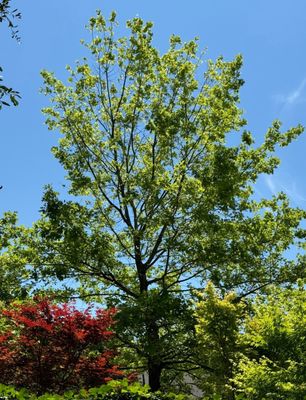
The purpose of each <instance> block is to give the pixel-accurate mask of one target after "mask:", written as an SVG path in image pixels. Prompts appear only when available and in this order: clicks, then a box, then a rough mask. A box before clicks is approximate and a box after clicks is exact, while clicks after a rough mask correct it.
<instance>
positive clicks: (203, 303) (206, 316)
mask: <svg viewBox="0 0 306 400" xmlns="http://www.w3.org/2000/svg"><path fill="white" fill-rule="evenodd" d="M198 296H199V301H198V302H197V304H196V310H195V317H196V320H197V323H196V338H197V352H196V356H197V357H198V359H199V361H198V364H199V365H200V364H201V362H202V363H203V362H204V363H205V364H206V365H207V367H208V368H207V369H206V371H202V372H200V375H199V376H197V375H195V376H194V379H195V383H196V384H197V385H198V387H199V388H201V389H202V390H203V391H204V393H206V394H211V393H215V394H218V395H220V396H221V398H222V399H233V398H234V393H233V390H232V378H233V377H234V371H235V364H236V363H237V362H238V361H239V359H240V358H241V329H242V326H243V323H244V318H245V317H246V304H244V303H243V302H240V301H239V299H238V297H237V295H235V294H234V293H230V294H227V295H226V296H223V297H222V296H220V293H217V291H216V289H215V288H214V286H213V285H212V283H211V282H210V283H209V284H208V285H207V287H206V289H205V291H204V292H203V293H199V294H198Z"/></svg>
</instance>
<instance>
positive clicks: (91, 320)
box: [0, 299, 122, 394]
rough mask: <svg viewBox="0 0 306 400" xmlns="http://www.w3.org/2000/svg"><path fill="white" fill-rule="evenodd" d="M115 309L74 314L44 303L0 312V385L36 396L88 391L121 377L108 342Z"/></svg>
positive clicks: (70, 307) (67, 308)
mask: <svg viewBox="0 0 306 400" xmlns="http://www.w3.org/2000/svg"><path fill="white" fill-rule="evenodd" d="M115 312H116V311H115V309H110V310H101V309H99V310H97V311H96V313H95V315H93V314H92V312H91V309H90V308H88V309H86V310H85V311H79V310H77V309H76V308H75V306H73V305H71V304H63V305H57V304H53V303H52V302H50V301H49V300H47V299H37V300H34V301H32V302H26V303H22V304H14V305H13V306H12V307H11V308H10V309H5V310H2V311H1V314H2V317H3V318H4V319H5V326H6V327H5V328H4V329H3V331H2V332H1V334H0V382H1V383H4V384H7V385H14V386H15V387H25V388H27V389H29V390H31V391H33V392H36V393H38V394H41V393H44V392H47V391H49V392H50V391H51V392H54V393H62V392H64V391H65V390H70V389H79V388H81V387H85V388H87V387H92V386H98V385H101V384H103V383H104V382H106V381H108V380H110V379H112V378H118V377H120V376H122V373H121V372H120V371H119V369H118V367H117V366H115V365H113V364H112V358H113V356H114V354H113V352H112V351H111V350H110V349H109V346H108V344H109V339H110V338H112V337H113V335H114V334H113V332H112V330H111V327H112V325H113V324H114V320H113V316H114V314H115Z"/></svg>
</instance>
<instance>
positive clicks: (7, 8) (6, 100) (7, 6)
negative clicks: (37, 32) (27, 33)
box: [0, 0, 21, 110]
mask: <svg viewBox="0 0 306 400" xmlns="http://www.w3.org/2000/svg"><path fill="white" fill-rule="evenodd" d="M20 18H21V13H20V12H19V11H18V10H17V9H13V10H12V9H11V0H2V1H1V2H0V23H2V22H6V23H7V25H8V27H9V29H10V31H11V35H12V38H13V39H16V40H17V41H20V37H19V32H18V28H17V25H16V24H15V20H16V19H20ZM2 71H3V69H2V67H1V66H0V73H2ZM19 98H20V95H19V92H17V91H16V90H13V89H12V88H11V87H8V86H6V85H4V84H3V78H2V76H0V110H1V108H2V106H3V105H6V106H9V105H10V103H12V104H13V105H14V106H16V105H18V99H19Z"/></svg>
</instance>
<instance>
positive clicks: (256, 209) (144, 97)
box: [31, 12, 305, 390]
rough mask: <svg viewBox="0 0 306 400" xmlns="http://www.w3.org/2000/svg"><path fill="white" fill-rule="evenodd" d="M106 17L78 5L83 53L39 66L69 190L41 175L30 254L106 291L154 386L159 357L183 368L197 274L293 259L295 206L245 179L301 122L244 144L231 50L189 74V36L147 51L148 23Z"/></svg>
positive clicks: (238, 284)
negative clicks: (62, 72)
mask: <svg viewBox="0 0 306 400" xmlns="http://www.w3.org/2000/svg"><path fill="white" fill-rule="evenodd" d="M115 26H116V16H115V13H112V15H111V17H110V19H109V21H108V22H107V21H106V20H105V19H104V17H103V16H102V15H101V13H100V12H98V14H97V15H96V16H95V17H93V18H91V20H90V23H89V30H90V32H91V35H92V40H91V42H89V43H88V44H86V47H87V48H88V50H89V51H90V53H91V59H90V61H87V60H86V59H85V60H84V61H82V62H79V63H78V64H77V66H76V68H75V69H72V68H68V71H69V72H70V78H69V82H68V84H67V85H65V84H64V83H63V82H61V81H60V80H58V79H57V78H55V77H54V75H53V74H52V73H49V72H47V71H44V72H43V73H42V76H43V78H44V82H45V90H44V91H45V94H46V95H48V96H50V98H51V101H52V106H51V107H49V108H46V109H45V110H44V112H45V114H46V115H47V125H48V126H49V128H50V129H52V130H58V131H59V132H60V133H61V135H62V136H61V138H60V139H59V144H58V146H57V147H55V148H53V152H54V154H55V156H56V157H57V158H58V160H59V161H60V162H61V164H62V165H63V167H64V168H65V170H66V171H67V179H68V181H69V182H70V185H69V193H70V195H71V196H75V197H74V198H73V199H70V200H61V199H60V198H59V196H58V194H57V193H55V191H54V190H53V189H52V188H50V187H48V188H47V190H46V192H45V194H44V205H43V208H42V218H41V220H40V221H38V222H37V223H36V224H35V226H34V231H33V232H34V233H33V252H32V259H31V263H32V265H33V266H36V273H38V274H41V276H43V277H48V276H51V277H54V276H56V277H58V278H59V279H65V278H73V279H74V280H76V281H78V282H80V283H81V285H82V286H81V289H80V290H79V295H80V296H90V295H92V296H96V299H99V298H100V299H101V297H99V296H103V295H106V296H107V299H108V301H109V302H110V303H115V304H117V305H118V307H119V309H121V310H122V311H121V313H119V314H118V315H119V318H121V321H123V322H120V321H119V323H118V327H121V331H120V332H119V337H120V338H121V340H122V342H123V343H124V344H125V345H126V346H127V347H128V349H129V353H130V354H136V355H137V357H138V358H139V359H140V360H142V361H144V362H145V366H144V368H146V369H147V370H148V373H149V383H150V386H151V388H152V390H157V389H158V388H159V387H160V384H161V374H162V372H163V371H164V370H166V369H172V370H176V369H177V370H181V369H182V368H184V370H186V371H187V370H188V369H192V368H194V365H193V364H192V361H191V359H190V357H189V355H190V351H191V348H192V335H191V334H190V332H192V326H193V321H192V317H191V315H190V313H189V310H188V298H189V297H190V296H189V293H190V290H191V289H192V288H193V287H203V286H205V283H206V282H207V280H208V279H210V280H211V281H212V282H213V283H214V284H215V285H216V286H217V287H218V288H220V289H221V290H229V289H235V290H236V291H238V294H239V296H244V295H246V294H247V293H252V292H255V291H257V290H260V289H261V288H263V287H264V286H265V285H267V284H269V283H270V282H276V281H277V282H285V281H293V280H294V279H295V278H296V277H297V276H298V275H301V274H303V273H304V271H305V270H304V259H303V258H302V257H298V258H297V260H296V261H292V260H290V259H287V258H286V253H285V251H286V250H287V249H289V248H290V247H291V246H292V245H293V244H297V243H298V242H299V240H300V239H303V237H304V236H305V233H304V231H303V230H302V229H300V221H301V219H302V218H303V217H304V216H305V212H304V211H301V210H299V209H293V208H291V207H290V205H289V202H288V199H287V198H286V196H285V195H284V194H282V193H281V194H280V195H278V196H274V197H273V198H272V199H269V200H266V199H263V200H260V201H255V200H254V196H253V189H252V187H253V185H254V183H255V182H256V181H257V179H258V177H259V176H260V175H261V174H272V173H273V171H274V170H275V168H276V167H277V165H278V164H279V160H278V158H277V157H276V156H275V149H276V147H277V146H282V147H284V146H287V145H288V144H289V143H290V142H291V141H292V140H293V139H295V138H296V137H298V136H299V135H300V134H301V133H302V131H303V128H302V127H301V126H297V127H295V128H292V129H289V130H288V131H286V132H281V124H280V122H279V121H275V122H273V124H272V126H271V127H270V128H269V129H268V131H267V133H266V136H265V139H264V141H263V143H262V144H261V145H259V146H255V145H254V141H253V138H252V135H251V133H250V132H249V131H247V130H246V129H245V126H246V121H245V119H244V118H243V116H242V111H241V110H240V109H239V107H238V103H239V89H240V87H241V86H242V84H243V80H242V79H241V77H240V68H241V65H242V57H241V56H237V57H236V58H235V59H234V60H233V61H229V62H227V61H224V59H223V58H222V57H220V58H218V59H217V60H216V61H215V62H213V61H210V60H209V61H208V62H207V68H206V69H205V70H204V71H203V74H202V72H201V71H202V70H201V63H202V58H203V55H201V54H200V55H199V52H198V45H197V40H192V41H190V42H187V43H183V42H182V41H181V39H180V38H179V37H178V36H171V38H170V47H169V50H168V51H167V52H166V53H164V54H160V53H159V52H158V50H157V49H156V48H155V47H154V46H153V44H152V39H153V33H152V23H144V22H143V21H142V20H141V19H140V18H134V19H132V20H131V21H129V22H128V23H127V27H128V28H129V30H130V35H129V36H128V37H120V38H118V37H117V36H116V35H115ZM233 132H237V133H236V140H235V142H236V143H237V144H236V145H231V144H230V143H233V141H232V140H231V141H229V140H228V137H229V135H230V134H232V133H233ZM102 298H103V297H102ZM127 315H128V316H129V318H126V316H127Z"/></svg>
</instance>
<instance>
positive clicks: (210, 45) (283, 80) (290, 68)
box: [0, 0, 306, 224]
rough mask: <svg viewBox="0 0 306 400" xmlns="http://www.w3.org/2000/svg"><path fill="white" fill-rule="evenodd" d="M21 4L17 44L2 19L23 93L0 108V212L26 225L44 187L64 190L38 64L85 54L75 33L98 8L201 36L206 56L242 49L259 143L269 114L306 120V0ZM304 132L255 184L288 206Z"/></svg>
mask: <svg viewBox="0 0 306 400" xmlns="http://www.w3.org/2000/svg"><path fill="white" fill-rule="evenodd" d="M12 5H13V6H16V7H18V8H19V10H20V11H21V12H22V21H21V22H20V24H19V31H20V35H21V38H22V40H21V43H20V44H17V43H16V42H15V41H14V40H12V39H11V38H10V34H9V31H8V29H7V28H6V27H5V26H4V25H3V26H1V27H0V44H1V60H0V65H1V66H2V67H3V68H4V78H5V83H6V84H9V85H11V86H13V87H14V88H15V89H17V90H19V91H20V92H21V94H22V100H21V102H20V106H19V107H17V108H14V107H12V108H6V109H3V110H2V111H0V153H1V155H0V184H1V185H3V189H2V190H1V191H0V214H2V212H3V211H5V210H15V211H18V213H19V215H20V221H21V222H22V223H25V224H31V223H32V222H33V221H34V220H35V219H37V218H38V216H39V208H40V206H41V196H42V192H43V186H44V185H45V184H47V183H52V184H53V185H54V187H55V188H56V189H60V187H61V184H63V183H64V175H65V173H64V171H63V170H62V169H61V167H60V166H59V164H58V162H57V161H56V160H55V159H54V158H53V156H52V154H51V153H50V147H51V146H52V145H54V144H55V143H56V139H57V135H56V134H55V133H54V132H53V133H52V132H49V131H48V130H47V129H46V127H45V126H44V117H43V116H42V114H41V112H40V110H41V108H42V107H43V106H45V105H46V104H48V99H46V98H45V97H44V96H43V95H41V94H39V88H40V86H41V84H42V81H41V78H40V76H39V72H40V70H42V69H47V70H50V71H54V72H55V74H56V76H57V77H59V78H61V77H64V76H65V73H64V68H65V66H66V65H67V64H69V65H74V62H75V61H76V60H77V59H78V58H81V57H82V56H83V55H85V49H84V48H83V47H82V46H81V45H80V39H81V38H86V30H85V28H84V27H85V25H86V23H87V21H88V19H89V18H90V16H92V15H94V14H95V10H96V9H98V8H100V9H101V10H102V11H103V13H104V14H107V15H108V14H109V13H110V11H111V10H116V11H117V13H118V17H119V20H120V21H121V23H122V26H123V25H124V21H125V20H126V19H129V18H131V17H134V16H136V15H138V16H140V17H142V18H144V19H145V20H151V21H153V22H154V32H155V44H156V46H157V47H158V48H160V50H161V51H163V50H164V49H166V48H167V43H168V37H169V35H171V34H172V33H175V34H179V35H180V36H182V38H183V39H184V40H189V39H191V38H193V37H194V36H199V37H200V44H201V46H202V47H203V48H207V49H208V52H207V54H208V57H209V58H215V57H217V56H218V55H220V54H222V55H224V57H225V58H226V59H231V58H233V57H234V56H235V55H236V54H237V53H242V54H243V56H244V67H243V73H242V75H243V78H244V79H245V81H246V83H245V86H244V87H243V89H242V92H241V106H242V108H243V109H244V110H245V117H246V118H247V119H248V121H249V129H250V130H251V131H252V132H253V133H254V135H255V137H256V139H257V140H258V143H260V140H261V139H262V137H263V135H264V133H265V131H266V129H267V128H268V126H269V125H270V123H271V122H272V120H273V119H275V118H279V119H281V120H282V121H283V123H284V127H285V128H286V127H289V126H292V125H295V124H297V123H299V122H300V123H302V124H303V125H306V113H305V108H306V51H305V50H306V1H305V0H291V1H289V0H254V1H246V0H188V1H184V0H151V1H150V0H100V1H96V0H52V1H42V0H27V1H18V0H12ZM305 149H306V133H305V135H304V136H302V137H300V138H299V139H298V140H297V142H295V143H294V144H292V145H291V146H290V147H289V148H286V149H285V150H282V151H281V152H280V153H279V155H280V157H281V159H282V165H281V167H280V168H279V171H278V172H277V173H276V174H275V175H274V176H272V177H265V178H263V179H262V180H261V182H260V184H259V185H258V186H257V189H258V191H259V192H260V193H262V194H263V195H264V196H270V195H271V193H275V192H277V191H279V190H283V191H285V192H287V194H288V195H289V196H290V198H291V200H292V204H293V205H298V206H300V207H303V208H304V207H306V182H305V178H304V175H305V169H306V168H305V167H306V160H305Z"/></svg>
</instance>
